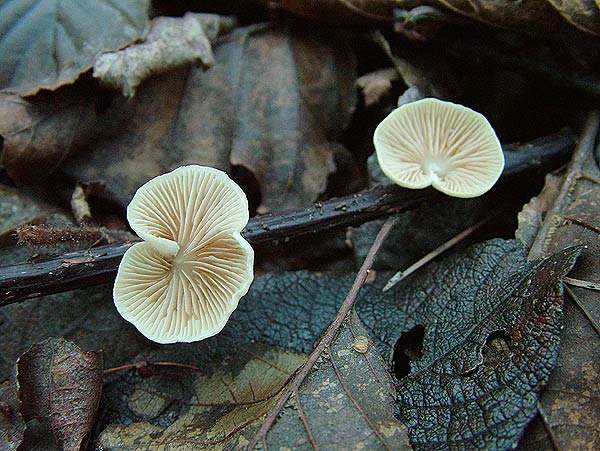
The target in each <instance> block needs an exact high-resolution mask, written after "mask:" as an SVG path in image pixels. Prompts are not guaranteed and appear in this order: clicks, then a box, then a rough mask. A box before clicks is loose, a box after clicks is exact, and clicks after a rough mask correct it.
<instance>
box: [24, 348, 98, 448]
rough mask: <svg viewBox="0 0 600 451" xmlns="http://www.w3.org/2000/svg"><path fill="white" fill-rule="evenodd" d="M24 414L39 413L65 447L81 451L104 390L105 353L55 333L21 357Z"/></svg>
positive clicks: (26, 416) (25, 417)
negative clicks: (87, 348)
mask: <svg viewBox="0 0 600 451" xmlns="http://www.w3.org/2000/svg"><path fill="white" fill-rule="evenodd" d="M17 382H18V384H19V400H20V401H21V414H22V415H23V418H24V419H25V420H26V421H29V420H31V419H33V418H36V419H37V420H39V421H40V423H42V424H43V425H45V426H46V427H47V428H48V430H49V431H50V432H51V433H52V436H53V437H54V440H55V441H56V443H57V444H58V445H59V446H61V447H62V448H63V450H64V451H79V449H80V448H81V447H82V446H83V445H84V443H85V441H86V439H87V438H89V434H90V432H91V430H92V426H93V425H94V421H95V419H96V418H95V417H96V410H97V409H98V405H99V404H100V394H101V392H102V354H101V353H99V352H95V351H87V352H85V351H82V350H81V349H80V348H78V347H77V346H76V345H74V344H73V343H71V342H69V341H66V340H63V339H62V338H60V339H54V338H49V339H48V340H45V341H43V342H41V343H37V344H34V345H33V346H32V347H31V348H30V349H29V350H28V351H27V352H25V353H24V354H23V355H21V357H19V359H18V360H17Z"/></svg>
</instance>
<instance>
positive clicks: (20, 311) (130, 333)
mask: <svg viewBox="0 0 600 451" xmlns="http://www.w3.org/2000/svg"><path fill="white" fill-rule="evenodd" d="M15 247H16V246H15ZM17 249H19V250H20V249H24V250H25V254H30V253H31V250H29V249H27V247H18V248H17ZM13 250H14V249H13V248H6V249H2V250H0V258H1V259H2V261H5V262H6V261H7V259H9V258H10V256H11V251H13ZM21 258H23V257H21ZM25 258H26V257H25ZM23 259H24V258H23ZM65 264H69V263H68V261H67V262H65ZM126 324H127V323H126V322H125V320H123V319H122V318H121V316H119V314H118V313H117V312H116V310H115V307H114V305H113V303H112V284H110V285H104V286H100V287H93V288H86V289H83V290H73V291H70V292H67V293H61V294H56V295H52V296H48V297H45V298H42V299H32V300H30V301H26V302H19V303H15V304H11V305H7V306H4V307H2V308H0V349H2V352H0V380H3V379H4V378H7V377H8V376H9V375H10V374H11V371H12V370H13V368H14V365H15V361H16V360H17V358H18V357H19V355H21V354H22V353H24V352H26V351H27V349H29V348H30V347H31V345H33V344H34V343H36V342H41V341H43V340H45V339H46V338H48V337H64V338H66V339H68V340H70V341H72V342H75V343H77V344H78V345H79V346H81V347H83V348H84V349H110V352H107V353H106V355H105V361H106V365H107V366H116V365H119V364H121V363H122V362H127V361H129V360H130V359H132V358H133V357H135V356H136V355H137V354H138V353H140V352H141V350H142V349H144V348H145V347H147V346H149V342H148V341H147V340H145V339H144V337H142V336H140V334H139V333H137V331H136V330H135V329H133V328H130V327H127V326H126Z"/></svg>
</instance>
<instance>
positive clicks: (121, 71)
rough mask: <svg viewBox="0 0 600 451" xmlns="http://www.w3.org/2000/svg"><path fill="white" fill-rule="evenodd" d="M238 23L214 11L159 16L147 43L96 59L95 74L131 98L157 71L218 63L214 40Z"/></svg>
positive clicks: (152, 25)
mask: <svg viewBox="0 0 600 451" xmlns="http://www.w3.org/2000/svg"><path fill="white" fill-rule="evenodd" d="M234 26H235V20H234V19H232V18H227V17H221V16H217V15H214V14H195V13H186V14H185V15H184V16H183V17H181V18H177V17H157V18H156V19H154V20H153V21H152V23H151V25H150V31H149V32H148V36H146V38H145V39H144V42H142V43H139V44H133V45H131V46H129V47H127V48H125V49H123V50H118V51H116V52H109V53H103V54H102V55H100V56H99V57H98V58H96V61H95V62H94V77H95V78H98V79H99V80H100V81H101V82H102V84H104V85H105V86H107V87H110V88H113V89H117V90H120V91H121V92H122V93H123V95H124V96H127V97H131V96H133V95H134V94H135V90H136V89H137V87H138V86H139V85H140V83H141V82H142V81H143V80H145V79H147V78H149V77H150V76H152V75H154V74H157V73H162V72H168V71H169V70H172V69H176V68H179V67H185V66H189V65H191V64H201V65H203V66H204V67H205V68H209V67H211V66H212V65H214V63H215V60H214V56H213V52H212V43H213V42H214V41H215V40H216V39H217V36H218V35H219V34H225V33H227V32H228V31H230V30H231V29H232V28H234Z"/></svg>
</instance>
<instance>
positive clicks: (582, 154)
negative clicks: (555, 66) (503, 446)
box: [520, 115, 600, 451]
mask: <svg viewBox="0 0 600 451" xmlns="http://www.w3.org/2000/svg"><path fill="white" fill-rule="evenodd" d="M589 123H590V124H595V125H592V126H591V127H590V129H591V130H595V132H593V131H591V132H590V133H589V136H588V137H587V138H582V139H581V140H580V144H579V148H578V150H577V151H576V153H575V154H574V156H573V160H572V162H571V164H570V166H569V167H568V168H567V170H565V171H564V173H563V174H562V176H561V178H560V179H558V182H559V183H560V185H559V186H558V188H557V187H556V185H557V180H555V179H550V180H547V183H546V187H545V188H544V190H543V191H542V193H541V194H540V196H539V197H538V199H536V200H534V201H532V202H531V203H530V204H528V205H526V206H525V208H524V209H523V213H522V214H523V215H528V216H532V213H531V211H532V209H535V208H536V206H541V207H542V208H540V209H539V211H535V214H537V215H541V216H545V219H544V221H543V222H540V223H539V224H538V229H539V230H538V236H537V237H536V240H535V242H534V244H533V246H532V247H531V254H533V255H532V256H533V257H537V256H539V255H549V254H551V253H553V252H556V251H557V250H559V249H563V248H565V247H567V246H572V245H573V244H583V245H585V246H586V248H585V249H584V250H583V251H582V254H581V257H580V258H579V260H578V263H577V266H576V267H575V268H574V270H573V271H572V272H571V274H570V277H573V278H575V279H580V280H584V281H590V282H598V274H600V245H599V244H598V238H599V233H600V203H599V201H598V199H600V184H599V183H598V182H599V181H600V169H599V168H598V165H597V163H596V161H595V160H594V155H593V149H594V142H595V139H596V138H595V136H596V135H597V132H598V127H599V123H600V119H599V118H598V115H596V116H595V118H591V121H590V122H589ZM522 228H523V225H522V224H520V229H522ZM529 244H531V243H529ZM568 299H571V301H572V302H569V303H568V304H567V307H568V308H566V309H565V316H566V317H565V328H564V330H563V332H562V344H561V349H560V352H559V356H558V363H557V368H556V371H555V373H554V374H553V376H552V378H551V379H550V381H549V383H548V387H547V389H546V390H545V391H544V392H543V393H542V397H541V399H540V406H539V407H540V417H539V418H538V421H543V422H544V423H545V424H544V425H543V426H542V425H539V426H538V427H537V428H535V430H534V431H533V432H532V435H535V437H531V438H530V439H529V440H528V443H526V444H524V446H523V449H536V450H539V449H555V448H556V447H558V448H559V449H581V450H590V451H591V450H595V449H598V448H600V429H599V428H598V424H600V371H599V367H598V362H600V293H599V292H598V291H594V290H590V289H586V288H581V287H576V286H570V287H569V296H568ZM548 430H550V432H551V434H552V436H551V437H548V432H547V431H548Z"/></svg>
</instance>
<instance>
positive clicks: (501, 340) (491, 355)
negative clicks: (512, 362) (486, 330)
mask: <svg viewBox="0 0 600 451" xmlns="http://www.w3.org/2000/svg"><path fill="white" fill-rule="evenodd" d="M510 343H511V339H510V336H509V335H508V334H507V333H506V331H504V330H497V331H495V332H492V333H491V334H489V335H488V337H487V339H486V341H485V346H484V347H483V352H482V354H483V364H484V365H485V366H487V367H492V368H496V367H497V366H499V365H500V364H502V363H503V362H506V361H507V360H508V359H510V358H511V356H512V355H513V351H512V349H511V347H510Z"/></svg>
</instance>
